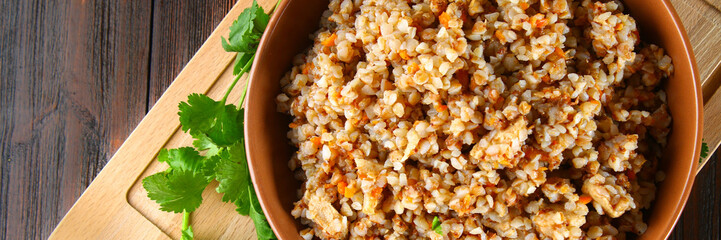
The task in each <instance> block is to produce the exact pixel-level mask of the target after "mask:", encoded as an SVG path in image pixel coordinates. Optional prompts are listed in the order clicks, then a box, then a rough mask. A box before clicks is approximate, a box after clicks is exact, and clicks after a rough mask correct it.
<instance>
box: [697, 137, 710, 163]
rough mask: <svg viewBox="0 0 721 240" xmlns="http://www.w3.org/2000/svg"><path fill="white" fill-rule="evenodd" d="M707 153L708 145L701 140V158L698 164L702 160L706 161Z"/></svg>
mask: <svg viewBox="0 0 721 240" xmlns="http://www.w3.org/2000/svg"><path fill="white" fill-rule="evenodd" d="M708 152H709V149H708V144H706V142H704V141H703V140H701V158H700V159H699V162H702V161H703V159H706V157H708Z"/></svg>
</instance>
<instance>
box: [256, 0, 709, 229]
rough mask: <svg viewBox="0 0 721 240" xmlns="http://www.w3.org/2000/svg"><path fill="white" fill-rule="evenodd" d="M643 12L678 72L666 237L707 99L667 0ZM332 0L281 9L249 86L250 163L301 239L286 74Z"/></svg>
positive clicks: (663, 191)
mask: <svg viewBox="0 0 721 240" xmlns="http://www.w3.org/2000/svg"><path fill="white" fill-rule="evenodd" d="M624 3H625V6H626V9H627V10H628V11H627V12H630V14H631V15H632V16H633V17H634V18H635V19H636V21H637V24H638V25H639V29H640V32H641V39H642V40H643V41H646V42H650V43H655V44H657V45H660V46H662V47H663V48H665V49H666V51H667V53H668V54H669V55H670V56H671V58H672V59H673V64H674V68H675V73H674V75H673V76H672V77H671V79H670V80H669V81H668V83H667V84H666V89H667V95H668V102H669V107H670V111H671V114H672V116H673V129H672V132H671V135H670V139H669V144H668V146H669V147H668V149H667V152H666V154H665V155H666V156H667V158H665V159H664V160H662V163H661V165H662V169H663V171H665V173H666V180H665V181H663V182H662V183H661V184H660V185H659V186H657V187H658V192H657V197H656V201H655V203H654V207H653V209H652V210H651V212H650V214H648V215H647V216H646V218H647V223H648V226H649V227H648V230H647V231H646V233H645V234H644V235H643V236H642V237H641V238H642V239H664V238H666V237H667V236H668V234H669V233H670V232H671V230H672V229H673V226H674V224H675V223H676V220H677V219H678V217H679V215H680V213H681V211H682V210H683V206H684V205H685V203H686V200H687V198H688V194H689V192H690V189H691V186H692V183H693V177H694V175H695V173H696V165H697V164H696V162H697V160H698V157H697V156H698V155H699V151H700V141H701V132H700V131H701V126H702V125H701V124H702V122H701V121H702V117H701V114H702V109H701V106H702V102H701V93H700V84H699V81H698V74H697V70H696V68H695V62H694V58H693V53H692V51H691V47H690V44H689V42H688V37H687V36H686V34H685V30H684V29H683V27H682V26H681V22H680V20H679V19H678V17H677V16H676V13H675V11H674V10H673V8H672V7H671V4H670V3H669V2H668V1H666V0H626V1H624ZM327 4H328V0H285V1H283V3H282V4H281V6H279V8H278V9H277V10H276V13H275V14H274V16H273V17H272V19H271V22H270V24H269V25H268V29H267V30H266V33H265V35H264V36H263V39H262V40H261V44H260V46H259V49H258V54H257V56H256V59H255V62H254V64H253V68H252V72H251V76H250V78H251V83H250V88H249V90H248V99H247V107H246V114H245V118H246V119H245V121H246V125H245V126H246V129H245V130H246V131H245V134H246V135H245V136H246V139H247V141H246V147H247V150H248V153H247V154H248V159H249V164H250V171H251V175H252V178H253V181H254V182H255V190H256V191H257V193H258V197H259V199H260V202H261V205H262V207H263V210H264V211H265V213H266V217H267V218H268V221H269V222H270V225H271V226H272V227H273V229H274V231H275V232H276V234H277V236H278V237H279V238H280V239H299V238H300V235H299V234H298V231H299V230H300V229H301V226H300V224H299V222H298V221H296V220H295V219H294V218H293V217H292V216H291V215H290V211H291V209H292V208H293V202H294V201H296V200H297V192H298V189H299V187H300V183H299V182H298V181H297V180H296V179H295V178H294V177H293V173H292V172H291V171H290V170H289V168H288V160H289V159H290V156H291V153H292V152H294V151H295V150H296V149H294V148H293V147H292V146H291V145H289V144H288V142H289V141H288V139H287V138H286V133H287V131H288V130H289V128H288V124H289V123H290V121H291V118H290V117H289V116H287V115H284V114H281V113H278V112H276V103H275V97H276V96H277V95H278V94H279V93H280V84H279V80H280V78H281V77H282V76H283V75H284V74H285V73H286V72H287V71H288V70H289V69H290V67H291V66H292V59H293V57H294V56H295V55H297V54H299V53H301V52H304V51H305V50H306V49H307V48H308V47H309V46H310V45H311V44H312V41H311V40H310V38H309V36H310V35H311V34H312V33H314V32H315V31H317V30H318V23H319V20H320V17H321V14H322V13H323V11H324V10H325V9H326V8H327Z"/></svg>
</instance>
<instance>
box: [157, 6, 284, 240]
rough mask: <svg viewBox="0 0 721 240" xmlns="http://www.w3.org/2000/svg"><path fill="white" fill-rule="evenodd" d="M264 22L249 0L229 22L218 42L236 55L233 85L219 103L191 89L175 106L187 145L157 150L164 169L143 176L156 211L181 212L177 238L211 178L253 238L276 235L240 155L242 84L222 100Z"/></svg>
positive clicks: (188, 230)
mask: <svg viewBox="0 0 721 240" xmlns="http://www.w3.org/2000/svg"><path fill="white" fill-rule="evenodd" d="M278 3H280V1H278ZM276 6H277V4H276ZM271 12H272V11H271ZM269 20H270V16H269V15H268V14H266V13H265V11H264V10H263V8H262V7H260V6H259V5H258V3H257V2H256V1H253V5H251V6H250V7H249V8H246V9H245V10H243V12H242V13H241V14H240V15H239V16H238V19H237V20H235V21H234V22H233V25H232V26H231V27H230V36H229V37H228V39H225V38H223V39H222V42H221V43H222V45H223V49H225V51H227V52H236V53H237V56H236V58H235V65H234V67H233V74H234V75H235V78H234V79H233V83H232V84H231V85H230V87H228V90H227V91H226V92H225V95H224V96H223V99H221V100H220V101H215V100H213V99H212V98H210V97H208V96H206V95H204V94H198V93H194V94H190V95H189V96H188V100H187V101H184V102H181V103H180V104H179V106H178V108H179V109H180V111H179V112H178V115H179V117H180V124H181V126H182V130H183V131H184V132H186V133H189V134H190V135H191V136H192V137H193V139H194V141H193V147H182V148H177V149H163V150H161V151H160V153H159V154H158V161H160V162H165V163H167V164H168V166H169V167H168V169H167V170H165V171H163V172H159V173H156V174H153V175H151V176H148V177H146V178H145V179H143V188H145V190H146V191H148V197H149V198H150V199H152V200H153V201H155V202H157V203H158V204H159V205H160V210H163V211H167V212H175V213H181V212H182V213H183V222H182V225H181V233H182V239H183V240H190V239H193V237H194V236H193V228H192V226H191V225H190V213H191V212H193V211H195V209H197V208H198V206H200V204H201V202H202V201H203V198H202V193H203V191H204V190H205V188H206V187H207V186H208V184H210V182H211V181H213V180H216V181H218V183H219V184H218V187H217V188H216V191H217V192H218V193H222V194H223V201H225V202H232V203H233V204H235V205H236V207H237V208H236V211H237V212H238V213H240V214H241V215H245V216H250V218H251V219H252V220H253V223H254V224H255V229H256V234H257V236H258V239H277V238H276V236H275V234H274V233H273V230H272V229H271V228H270V225H268V221H267V220H266V218H265V215H264V214H263V210H262V209H261V207H260V202H259V201H258V197H257V196H256V195H255V190H254V189H253V183H252V181H251V179H250V171H249V169H248V162H247V159H246V155H245V140H244V139H243V124H244V123H243V100H244V99H245V93H246V91H247V85H246V86H245V87H244V88H243V90H242V94H241V98H240V102H239V103H238V105H237V106H236V105H233V104H226V100H227V99H228V95H229V94H230V91H232V90H233V88H234V87H235V85H236V83H238V80H240V78H241V77H242V76H243V75H244V74H245V73H247V72H248V71H249V70H250V66H251V64H252V62H253V59H254V58H255V52H256V50H257V47H258V43H259V42H260V38H261V36H262V35H263V31H265V28H266V27H267V26H268V21H269ZM201 151H203V152H201Z"/></svg>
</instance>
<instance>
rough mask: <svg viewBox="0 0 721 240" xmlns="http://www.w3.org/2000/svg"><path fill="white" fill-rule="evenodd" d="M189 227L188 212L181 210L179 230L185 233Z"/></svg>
mask: <svg viewBox="0 0 721 240" xmlns="http://www.w3.org/2000/svg"><path fill="white" fill-rule="evenodd" d="M188 226H190V212H188V211H185V210H183V224H182V226H181V227H180V230H182V231H185V230H187V229H188Z"/></svg>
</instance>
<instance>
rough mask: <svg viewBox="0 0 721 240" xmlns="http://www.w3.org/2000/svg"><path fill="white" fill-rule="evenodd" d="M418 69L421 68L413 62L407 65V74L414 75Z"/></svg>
mask: <svg viewBox="0 0 721 240" xmlns="http://www.w3.org/2000/svg"><path fill="white" fill-rule="evenodd" d="M420 69H421V68H420V67H419V66H418V64H416V63H415V62H411V63H410V64H408V73H415V72H416V71H418V70H420Z"/></svg>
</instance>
